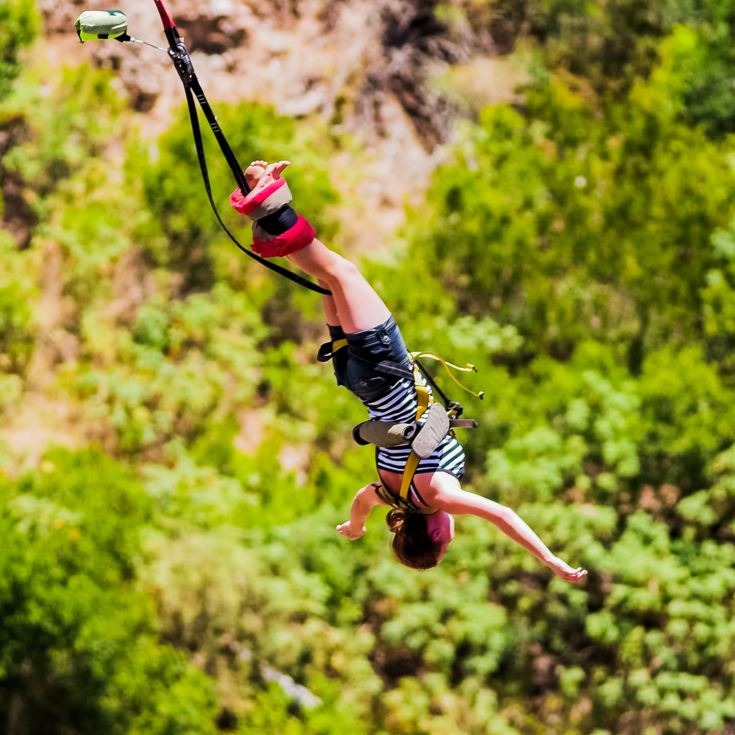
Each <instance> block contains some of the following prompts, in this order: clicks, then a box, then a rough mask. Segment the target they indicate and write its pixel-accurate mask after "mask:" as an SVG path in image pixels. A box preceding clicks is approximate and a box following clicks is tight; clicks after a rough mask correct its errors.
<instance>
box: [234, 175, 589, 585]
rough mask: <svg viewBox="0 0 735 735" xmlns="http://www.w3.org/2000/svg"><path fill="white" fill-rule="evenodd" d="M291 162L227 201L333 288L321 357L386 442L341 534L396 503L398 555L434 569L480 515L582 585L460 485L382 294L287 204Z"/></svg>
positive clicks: (517, 523)
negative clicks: (458, 526) (464, 524)
mask: <svg viewBox="0 0 735 735" xmlns="http://www.w3.org/2000/svg"><path fill="white" fill-rule="evenodd" d="M288 165H289V162H288V161H280V162H279V163H274V164H267V163H266V162H265V161H254V162H253V163H251V164H250V166H249V167H248V169H247V170H246V172H245V179H246V182H247V184H248V186H249V187H250V188H251V191H250V192H248V194H247V195H243V194H242V192H241V191H240V189H238V190H236V191H235V192H233V194H232V196H231V197H230V202H231V204H232V206H233V207H234V208H235V209H236V210H237V211H238V212H240V213H241V214H243V215H247V216H249V217H250V218H251V219H252V220H253V235H254V237H253V250H255V252H256V253H258V254H259V255H261V256H263V257H267V258H269V257H275V256H283V257H287V258H288V259H289V260H290V261H291V262H292V263H294V264H295V265H296V266H298V267H299V268H301V269H302V270H303V271H305V272H306V273H308V274H310V275H311V276H313V277H314V278H316V279H317V281H318V282H319V285H320V286H322V287H324V288H325V289H328V290H329V291H330V292H331V294H330V295H327V296H324V297H323V300H324V310H325V313H326V320H327V326H328V329H329V336H330V342H328V343H327V344H325V345H323V346H322V350H320V358H319V359H320V360H322V361H326V360H328V359H331V360H332V362H333V366H334V372H335V375H336V377H337V383H338V384H339V385H343V386H345V387H346V388H348V389H349V390H350V391H351V392H352V393H354V394H355V396H357V398H358V399H359V400H360V401H361V402H362V403H363V404H364V405H365V407H366V408H367V410H368V413H369V415H370V418H371V421H369V422H366V423H365V424H364V425H361V426H360V427H356V435H355V438H356V439H357V440H358V441H359V442H360V443H368V442H373V443H376V444H378V445H379V446H378V448H377V450H376V464H377V471H378V477H379V481H378V482H371V483H369V484H368V485H365V487H363V488H361V489H360V490H358V491H357V493H356V494H355V497H354V500H353V502H352V507H351V511H350V518H349V520H348V521H345V522H344V523H342V524H340V525H339V526H337V531H338V532H339V533H340V534H342V535H343V536H345V537H346V538H348V539H350V540H353V541H354V540H355V539H358V538H360V537H361V536H363V535H364V534H365V522H366V520H367V517H368V515H369V514H370V511H371V510H372V508H374V507H375V506H376V505H388V506H391V510H390V511H389V512H388V515H387V517H386V521H387V523H388V527H389V528H390V530H391V531H392V532H393V534H394V536H393V541H392V548H393V552H394V554H395V556H396V557H397V558H398V560H399V561H401V562H402V563H403V564H405V565H406V566H409V567H412V568H414V569H428V568H430V567H433V566H436V565H437V564H438V563H439V562H440V561H441V559H442V558H443V557H444V555H445V553H446V551H447V547H448V546H449V543H450V542H451V540H452V539H453V538H454V518H453V516H455V515H475V516H479V517H480V518H484V519H485V520H487V521H490V522H491V523H493V524H494V525H496V526H497V527H498V528H499V529H500V530H501V531H502V532H503V533H505V534H506V535H507V536H509V537H510V538H511V539H513V540H514V541H515V542H517V543H518V544H520V545H521V546H523V547H524V548H525V549H527V550H528V551H529V552H530V553H531V554H533V555H534V556H535V557H536V558H537V559H538V560H539V561H540V562H541V563H542V564H545V565H546V566H548V567H549V568H550V569H551V570H552V571H553V572H554V573H555V574H556V575H558V576H559V577H561V578H562V579H566V580H568V581H570V582H581V581H582V580H583V579H584V578H585V577H586V576H587V571H586V570H585V569H582V568H581V567H577V568H576V569H575V568H573V567H571V566H570V565H569V564H567V563H566V562H565V561H563V560H562V559H560V558H559V557H558V556H555V555H554V554H553V553H552V552H551V551H550V550H549V549H548V548H547V547H546V545H545V544H544V543H543V541H541V539H540V538H539V537H538V536H537V535H536V533H535V532H534V531H533V530H532V529H531V528H530V527H529V526H528V525H527V524H526V523H525V522H524V521H523V520H522V519H521V518H520V517H519V516H518V515H517V514H516V513H515V512H514V511H513V510H511V509H510V508H508V507H506V506H504V505H501V504H500V503H496V502H494V501H492V500H489V499H487V498H484V497H482V496H480V495H476V494H475V493H470V492H467V491H465V490H463V489H462V487H461V485H460V482H459V481H460V479H461V477H462V475H463V474H464V450H463V449H462V445H461V444H460V443H459V442H458V441H457V439H456V438H455V437H454V435H453V433H452V432H450V431H448V428H449V426H450V423H451V422H450V421H449V419H448V418H447V414H446V413H444V412H443V411H442V410H441V409H438V410H436V411H434V410H433V407H432V410H431V411H428V410H427V409H428V408H429V404H430V403H431V394H432V391H431V387H430V386H429V385H427V384H426V381H425V380H424V379H423V376H422V375H421V373H420V372H419V371H418V370H417V369H416V360H412V358H411V354H410V353H409V352H408V350H407V348H406V345H405V343H404V341H403V338H402V337H401V333H400V330H399V329H398V326H397V324H396V322H395V320H394V318H393V316H392V315H391V313H390V311H389V309H388V307H387V306H386V305H385V303H384V302H383V300H382V299H381V298H380V296H379V295H378V294H377V293H376V292H375V290H374V289H373V288H372V286H370V284H369V283H368V282H367V280H366V279H365V277H364V276H363V275H362V273H361V272H360V271H359V270H358V268H357V266H355V265H354V264H353V263H352V262H350V261H349V260H347V259H346V258H344V257H342V256H341V255H338V254H337V253H335V252H333V251H331V250H329V248H327V247H326V246H325V245H324V244H323V243H322V242H320V241H319V240H318V239H316V238H315V233H314V230H313V228H312V227H311V225H310V224H309V223H308V222H307V221H306V220H305V219H304V218H303V217H302V216H301V215H299V214H297V213H296V212H295V211H294V210H293V208H292V207H291V206H290V203H291V194H290V192H289V189H288V185H287V184H286V181H285V179H283V177H282V176H281V174H282V172H283V170H284V169H285V168H286V166H288ZM422 416H423V420H420V419H421V417H422ZM450 417H451V413H450ZM442 422H444V424H442ZM455 423H458V422H455Z"/></svg>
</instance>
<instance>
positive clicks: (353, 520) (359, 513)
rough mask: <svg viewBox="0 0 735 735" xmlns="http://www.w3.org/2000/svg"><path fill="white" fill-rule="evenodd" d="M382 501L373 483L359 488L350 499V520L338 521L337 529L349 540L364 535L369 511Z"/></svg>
mask: <svg viewBox="0 0 735 735" xmlns="http://www.w3.org/2000/svg"><path fill="white" fill-rule="evenodd" d="M382 504H383V501H382V500H381V499H380V498H379V497H378V495H377V493H376V492H375V483H370V484H369V485H365V487H362V488H360V489H359V490H358V491H357V492H356V493H355V497H354V498H353V500H352V507H351V508H350V520H349V521H345V522H344V523H340V524H339V526H337V530H338V531H339V532H340V533H341V534H342V535H343V536H345V537H346V538H348V539H350V541H354V540H355V539H358V538H360V537H361V536H364V535H365V521H366V520H367V517H368V516H369V515H370V511H371V510H372V509H373V508H374V507H375V506H376V505H382Z"/></svg>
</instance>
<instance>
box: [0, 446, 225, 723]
mask: <svg viewBox="0 0 735 735" xmlns="http://www.w3.org/2000/svg"><path fill="white" fill-rule="evenodd" d="M2 494H3V503H2V508H3V510H2V514H1V515H0V525H2V534H3V539H4V542H3V544H2V553H0V568H1V569H2V574H1V575H0V576H1V578H2V583H1V584H0V609H2V615H3V621H4V623H3V630H2V636H0V680H2V682H3V695H2V697H1V698H0V717H2V719H3V720H4V721H5V722H9V721H12V722H13V723H14V725H13V726H14V727H18V728H22V730H23V731H27V732H39V731H44V732H49V733H69V732H72V733H91V732H100V731H104V732H110V733H131V734H132V733H138V732H147V733H158V734H160V735H164V733H168V732H174V731H175V732H188V733H192V735H193V733H203V732H214V728H213V725H212V722H213V718H214V707H213V705H214V703H213V700H212V696H211V689H210V688H209V684H208V682H207V680H206V677H204V675H203V674H201V673H200V672H198V671H197V670H196V669H193V668H192V667H191V665H190V664H188V663H187V662H186V661H185V659H184V657H183V656H182V655H180V654H178V653H176V652H174V651H173V650H172V649H170V648H169V647H168V646H166V645H163V644H161V643H159V642H158V640H157V634H156V629H155V623H154V619H153V616H152V608H151V605H150V603H149V601H148V599H147V597H146V596H145V595H144V594H141V593H140V592H138V591H136V590H135V588H134V587H133V586H132V585H131V584H130V581H131V575H132V573H133V571H132V570H133V564H134V561H135V558H136V556H137V554H138V549H139V541H138V535H139V530H140V524H141V523H143V522H145V521H146V520H147V518H148V517H149V510H150V503H148V502H147V501H146V497H145V494H144V492H143V490H142V488H141V486H140V484H139V483H138V482H137V481H136V480H135V478H134V477H132V476H131V475H130V473H129V472H127V471H125V470H124V469H122V468H121V467H120V466H119V465H117V464H116V463H114V462H112V461H111V460H109V459H108V458H106V457H105V456H104V455H102V454H101V453H100V452H97V451H92V450H90V451H86V452H83V453H79V454H69V453H65V452H56V453H54V454H51V455H49V457H48V458H47V459H46V460H45V462H44V463H43V465H42V467H41V470H40V471H39V472H36V473H33V474H30V475H28V476H26V477H25V478H23V479H22V480H21V481H19V482H18V483H17V484H16V485H12V484H11V483H9V482H5V483H4V484H3V487H2ZM172 697H173V699H172ZM178 697H181V701H179V702H177V704H176V706H175V707H174V706H172V705H173V702H176V701H177V698H178Z"/></svg>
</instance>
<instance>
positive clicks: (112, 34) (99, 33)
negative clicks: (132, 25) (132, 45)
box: [74, 10, 128, 43]
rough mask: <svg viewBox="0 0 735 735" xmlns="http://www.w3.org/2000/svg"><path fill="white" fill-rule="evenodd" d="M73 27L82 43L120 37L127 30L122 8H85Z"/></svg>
mask: <svg viewBox="0 0 735 735" xmlns="http://www.w3.org/2000/svg"><path fill="white" fill-rule="evenodd" d="M74 27H75V28H76V29H77V36H79V40H80V41H81V42H82V43H84V42H85V41H98V40H105V39H108V38H120V37H121V36H124V35H125V34H126V33H127V32H128V19H127V17H126V15H125V13H123V11H122V10H85V11H84V12H83V13H82V14H81V15H80V16H79V17H78V18H77V22H76V23H75V24H74Z"/></svg>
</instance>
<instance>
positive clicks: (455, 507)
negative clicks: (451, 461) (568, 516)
mask: <svg viewBox="0 0 735 735" xmlns="http://www.w3.org/2000/svg"><path fill="white" fill-rule="evenodd" d="M432 504H433V505H435V506H437V507H438V508H441V509H442V510H444V511H446V512H447V513H452V514H454V515H463V514H464V515H474V516H479V517H480V518H484V519H485V520H486V521H490V523H493V524H494V525H496V526H497V527H498V528H499V529H500V530H501V531H502V532H503V533H504V534H505V535H506V536H508V537H509V538H512V539H513V541H515V542H516V543H518V544H520V545H521V546H523V548H524V549H527V550H528V551H530V552H531V553H532V554H533V555H534V556H535V557H536V558H537V559H538V560H539V561H540V562H541V563H542V564H545V565H546V566H547V567H549V568H550V569H552V570H553V571H554V573H556V574H557V575H558V576H560V577H561V578H562V579H566V580H568V581H570V582H581V581H582V580H583V579H584V578H585V577H586V576H587V570H586V569H582V567H577V568H576V569H574V568H573V567H571V566H569V564H567V563H566V562H565V561H563V560H562V559H560V558H559V557H558V556H555V555H554V554H552V553H551V551H550V550H549V549H548V547H547V546H546V544H544V542H543V541H542V540H541V539H540V538H539V537H538V536H537V535H536V533H535V532H534V531H533V529H532V528H531V527H530V526H529V525H528V524H527V523H526V522H525V521H524V520H523V519H522V518H521V517H520V516H519V515H518V514H517V513H516V512H515V511H513V510H511V509H510V508H508V507H507V506H505V505H501V504H500V503H496V502H494V501H493V500H488V499H487V498H483V497H482V496H481V495H476V494H475V493H469V492H467V491H466V490H461V489H459V488H456V489H455V488H442V489H441V490H439V491H438V492H437V493H436V496H435V498H434V501H433V503H432Z"/></svg>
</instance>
